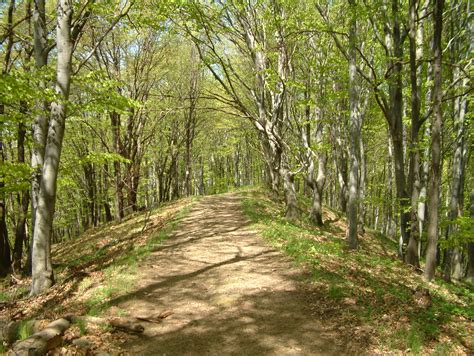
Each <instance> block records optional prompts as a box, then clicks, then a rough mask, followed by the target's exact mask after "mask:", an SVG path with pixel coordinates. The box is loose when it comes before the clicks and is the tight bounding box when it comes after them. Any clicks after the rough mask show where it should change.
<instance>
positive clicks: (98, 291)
mask: <svg viewBox="0 0 474 356" xmlns="http://www.w3.org/2000/svg"><path fill="white" fill-rule="evenodd" d="M191 205H192V204H191ZM191 205H187V206H185V207H184V208H182V209H181V210H180V211H179V212H178V213H177V214H176V215H175V217H174V218H173V219H171V220H170V221H168V222H166V223H165V225H164V226H163V227H162V228H161V229H160V230H158V231H156V232H154V233H153V234H152V235H151V236H149V237H148V239H147V240H146V242H145V243H144V244H141V245H136V246H134V248H133V249H131V250H130V251H127V253H123V254H121V255H120V256H117V257H116V258H115V259H114V261H113V264H111V265H110V266H108V267H107V268H105V269H104V279H103V281H102V282H101V285H100V286H97V287H95V288H94V287H93V285H94V281H93V280H92V279H90V278H85V279H83V280H82V281H81V283H80V285H79V287H78V289H79V291H81V292H85V291H87V290H89V293H88V295H87V299H86V300H85V302H84V303H85V305H86V307H87V310H88V311H87V314H88V315H89V316H99V315H101V314H103V313H104V312H105V311H106V310H107V309H108V308H110V307H111V304H110V301H111V300H112V299H114V298H117V297H119V296H126V294H127V293H128V292H130V291H132V290H133V288H134V287H135V285H136V282H137V276H138V273H137V269H138V264H139V262H140V261H142V260H144V259H145V258H146V257H148V256H149V255H150V254H151V253H152V252H153V250H154V249H155V248H156V247H157V246H159V245H160V244H161V243H162V242H163V241H164V240H166V239H167V238H169V237H170V236H171V234H172V232H173V231H174V230H175V229H176V226H177V225H178V224H179V222H180V221H181V220H182V219H183V218H184V217H186V216H187V215H188V214H189V211H190V209H191Z"/></svg>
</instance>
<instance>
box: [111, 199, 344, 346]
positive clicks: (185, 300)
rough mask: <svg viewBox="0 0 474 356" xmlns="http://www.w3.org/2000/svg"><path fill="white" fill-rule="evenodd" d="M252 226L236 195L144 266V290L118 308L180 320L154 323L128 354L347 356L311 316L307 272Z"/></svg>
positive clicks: (195, 215) (184, 227)
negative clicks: (304, 272)
mask: <svg viewBox="0 0 474 356" xmlns="http://www.w3.org/2000/svg"><path fill="white" fill-rule="evenodd" d="M250 225H251V224H250V222H249V221H248V220H247V219H246V218H245V217H244V215H243V213H242V211H241V198H240V197H239V195H238V194H236V193H231V194H224V195H219V196H210V197H206V198H203V199H202V200H201V201H200V202H199V203H197V204H195V205H194V206H193V208H192V209H191V211H190V213H189V215H188V216H187V217H186V218H185V219H183V220H182V221H181V222H180V224H179V225H178V227H177V229H176V230H175V232H174V234H173V236H172V237H170V238H169V239H168V240H166V241H165V242H163V243H162V244H161V245H160V246H159V247H158V248H157V249H156V250H155V251H154V252H153V253H152V254H151V256H150V257H149V258H148V259H147V260H146V261H145V262H144V263H143V264H142V265H140V267H139V282H138V286H137V288H136V289H135V291H134V292H132V293H131V294H129V295H128V297H127V300H126V301H123V302H121V303H120V304H119V305H118V306H119V307H120V308H121V309H125V310H126V311H127V312H128V313H129V314H130V315H140V316H155V315H158V314H159V313H160V312H162V311H164V310H172V311H173V312H174V314H173V315H171V316H169V317H168V318H166V319H164V320H163V321H162V322H161V323H159V324H154V323H147V325H146V329H145V332H144V334H143V335H141V336H139V337H137V338H135V339H134V340H131V341H128V342H126V343H125V345H123V347H124V350H125V352H126V353H130V354H140V355H162V354H166V355H186V354H192V355H203V354H206V355H207V354H215V355H217V354H219V355H223V354H247V355H256V354H274V355H282V354H299V355H301V354H306V355H309V354H311V355H314V354H325V355H327V354H344V353H347V350H345V349H344V347H343V345H341V343H342V340H341V339H340V338H339V337H338V334H337V332H335V331H331V330H330V329H327V327H328V325H323V321H322V320H317V319H316V318H315V317H314V316H312V315H311V314H312V313H311V300H310V299H311V298H310V296H309V295H308V294H309V293H308V289H305V288H304V284H305V282H304V280H305V276H304V274H303V272H302V271H301V269H298V268H295V267H294V266H293V265H292V263H291V262H290V261H289V259H288V258H287V257H285V256H283V255H282V254H281V253H280V252H278V251H276V250H274V249H272V248H270V247H268V245H266V244H265V242H264V241H263V239H262V238H261V237H259V236H258V233H257V232H255V231H253V230H252V229H251V227H250ZM313 303H314V301H313Z"/></svg>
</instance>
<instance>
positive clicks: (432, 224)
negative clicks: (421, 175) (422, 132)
mask: <svg viewBox="0 0 474 356" xmlns="http://www.w3.org/2000/svg"><path fill="white" fill-rule="evenodd" d="M443 7H444V0H435V2H434V9H433V17H434V35H433V52H434V61H433V115H432V118H431V171H430V173H431V174H430V179H429V186H428V228H427V233H428V246H427V251H426V265H425V271H424V277H425V279H426V280H428V281H431V280H432V279H433V278H434V275H435V269H436V252H437V246H438V233H439V232H438V230H439V215H438V213H439V212H438V208H439V188H440V183H441V128H442V123H443V116H442V115H443V113H442V87H441V86H442V81H441V60H442V48H441V35H442V28H443Z"/></svg>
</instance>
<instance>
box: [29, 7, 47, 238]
mask: <svg viewBox="0 0 474 356" xmlns="http://www.w3.org/2000/svg"><path fill="white" fill-rule="evenodd" d="M33 35H34V36H33V37H34V53H35V65H36V68H37V70H40V69H41V68H43V67H44V66H46V65H47V63H48V50H47V47H48V38H47V36H48V28H47V25H46V12H45V0H35V5H34V10H33ZM40 88H42V89H46V83H45V82H44V81H41V82H40ZM37 108H38V111H39V112H40V113H39V114H37V115H36V117H35V119H34V121H33V125H32V132H33V135H32V139H33V146H32V152H31V167H32V168H33V170H34V174H33V179H32V182H31V207H32V217H33V218H32V219H33V220H32V226H33V235H34V227H35V225H36V224H35V218H36V212H37V209H38V194H39V190H40V184H41V177H42V169H43V164H44V150H45V147H46V136H47V132H48V121H49V120H48V118H49V105H48V103H47V102H41V103H38V104H37Z"/></svg>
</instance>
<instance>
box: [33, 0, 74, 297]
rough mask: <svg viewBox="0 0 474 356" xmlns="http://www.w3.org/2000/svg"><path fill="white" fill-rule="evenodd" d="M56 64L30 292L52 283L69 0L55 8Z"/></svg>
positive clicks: (66, 93) (68, 46) (67, 72)
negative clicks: (53, 96)
mask: <svg viewBox="0 0 474 356" xmlns="http://www.w3.org/2000/svg"><path fill="white" fill-rule="evenodd" d="M57 18H58V24H57V40H56V41H57V51H58V59H57V67H56V76H57V77H56V93H57V95H58V96H59V97H60V98H61V101H59V102H53V103H52V104H51V118H50V125H49V129H48V137H47V143H46V149H45V155H44V165H43V172H42V175H43V176H42V179H41V184H40V191H39V195H38V210H37V211H36V219H35V228H34V235H33V253H32V268H33V273H32V277H33V279H32V287H31V294H32V295H37V294H40V293H42V292H44V291H45V290H46V289H48V288H49V287H51V286H52V285H53V283H54V275H53V269H52V263H51V233H52V225H53V216H54V210H55V204H56V189H57V177H58V169H59V159H60V155H61V148H62V143H63V137H64V128H65V120H66V102H67V100H68V98H69V87H70V81H71V60H72V41H71V18H72V3H71V1H70V0H59V1H58V7H57Z"/></svg>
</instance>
